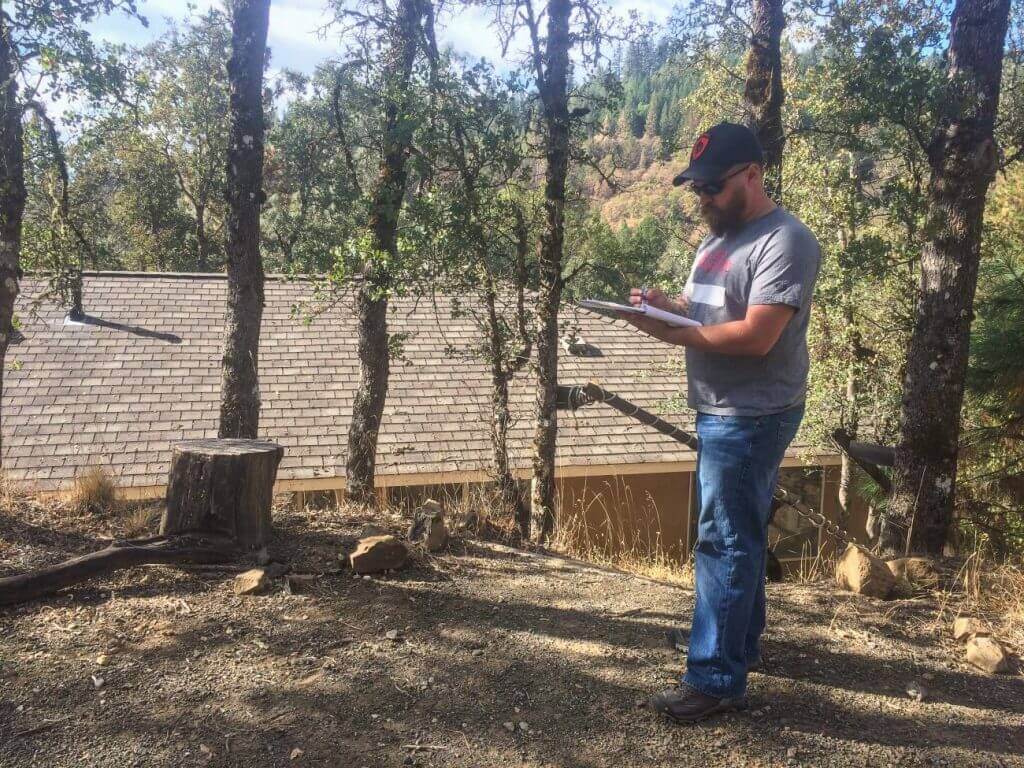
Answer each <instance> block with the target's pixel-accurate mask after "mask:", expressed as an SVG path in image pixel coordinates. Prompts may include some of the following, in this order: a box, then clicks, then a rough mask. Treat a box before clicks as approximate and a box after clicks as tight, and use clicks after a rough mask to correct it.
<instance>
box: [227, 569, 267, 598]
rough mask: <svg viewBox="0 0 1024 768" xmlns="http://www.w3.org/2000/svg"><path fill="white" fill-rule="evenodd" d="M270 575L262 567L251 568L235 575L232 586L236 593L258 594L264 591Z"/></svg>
mask: <svg viewBox="0 0 1024 768" xmlns="http://www.w3.org/2000/svg"><path fill="white" fill-rule="evenodd" d="M269 586H270V577H269V576H268V575H267V572H266V571H265V570H264V569H262V568H251V569H250V570H248V571H245V572H243V573H240V574H238V575H237V576H236V577H235V581H234V585H233V588H234V590H235V594H236V595H258V594H260V593H262V592H266V591H267V588H268V587H269Z"/></svg>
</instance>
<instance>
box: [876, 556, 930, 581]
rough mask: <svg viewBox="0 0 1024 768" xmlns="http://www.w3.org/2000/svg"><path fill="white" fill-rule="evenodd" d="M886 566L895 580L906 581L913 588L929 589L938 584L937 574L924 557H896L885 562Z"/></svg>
mask: <svg viewBox="0 0 1024 768" xmlns="http://www.w3.org/2000/svg"><path fill="white" fill-rule="evenodd" d="M885 564H886V566H888V568H889V570H890V571H892V575H893V576H895V577H896V578H897V579H906V580H907V581H908V582H909V583H910V584H911V585H912V586H914V587H922V588H924V589H931V588H932V587H935V586H937V585H938V583H939V572H938V571H937V570H936V569H935V565H934V563H932V561H931V560H929V559H928V558H926V557H898V558H896V559H895V560H888V561H886V563H885Z"/></svg>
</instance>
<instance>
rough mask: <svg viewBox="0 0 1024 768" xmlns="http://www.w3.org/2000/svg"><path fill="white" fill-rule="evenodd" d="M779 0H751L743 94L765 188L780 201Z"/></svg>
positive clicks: (782, 141) (781, 23)
mask: <svg viewBox="0 0 1024 768" xmlns="http://www.w3.org/2000/svg"><path fill="white" fill-rule="evenodd" d="M782 2H783V0H754V9H753V18H752V19H751V34H750V48H749V49H748V51H747V80H746V85H745V87H744V90H743V98H744V100H745V101H746V104H747V108H748V109H749V110H750V123H751V125H750V127H751V129H752V130H753V131H754V133H756V134H757V138H758V139H760V141H761V146H762V147H763V148H764V159H765V189H766V190H767V192H768V194H769V195H770V196H771V198H772V199H773V200H774V201H775V202H776V203H779V204H781V202H782V151H783V148H784V147H785V143H786V136H785V133H784V132H783V130H782V102H783V100H784V98H785V92H784V91H783V88H782V49H781V43H782V30H783V29H785V27H786V16H785V14H784V13H783V11H782Z"/></svg>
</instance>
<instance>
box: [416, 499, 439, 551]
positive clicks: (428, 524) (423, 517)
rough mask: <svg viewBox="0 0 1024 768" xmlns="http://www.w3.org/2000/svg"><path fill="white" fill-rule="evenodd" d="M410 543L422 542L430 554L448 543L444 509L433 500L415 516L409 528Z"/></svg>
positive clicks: (426, 503) (424, 504)
mask: <svg viewBox="0 0 1024 768" xmlns="http://www.w3.org/2000/svg"><path fill="white" fill-rule="evenodd" d="M409 541H422V542H423V546H424V547H426V550H427V551H428V552H438V551H440V550H441V549H442V548H443V547H444V545H445V544H446V543H447V541H448V530H447V528H445V524H444V509H443V508H442V507H441V505H440V504H438V503H437V502H436V501H434V500H433V499H427V500H426V501H425V502H423V506H422V507H420V508H419V509H417V510H416V512H415V513H414V514H413V520H412V525H411V526H409Z"/></svg>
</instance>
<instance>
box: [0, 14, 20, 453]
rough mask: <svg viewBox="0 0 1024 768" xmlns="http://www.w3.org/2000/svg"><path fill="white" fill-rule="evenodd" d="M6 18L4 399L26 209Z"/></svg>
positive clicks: (0, 154) (0, 88)
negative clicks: (5, 374) (5, 375)
mask: <svg viewBox="0 0 1024 768" xmlns="http://www.w3.org/2000/svg"><path fill="white" fill-rule="evenodd" d="M4 19H5V17H4V15H3V14H2V13H0V403H2V398H3V375H4V370H5V369H6V367H7V365H6V358H7V348H8V347H9V346H10V344H11V337H12V336H13V334H14V302H15V301H16V300H17V298H18V281H19V280H20V279H21V266H20V262H21V226H22V219H23V216H24V213H25V164H24V138H23V135H22V124H21V117H22V107H21V104H20V103H19V102H18V86H17V83H16V81H15V63H14V56H13V50H12V44H11V38H10V35H11V30H10V28H9V27H8V26H7V24H6V23H5V20H4ZM0 424H2V416H0ZM0 448H2V445H0Z"/></svg>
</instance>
